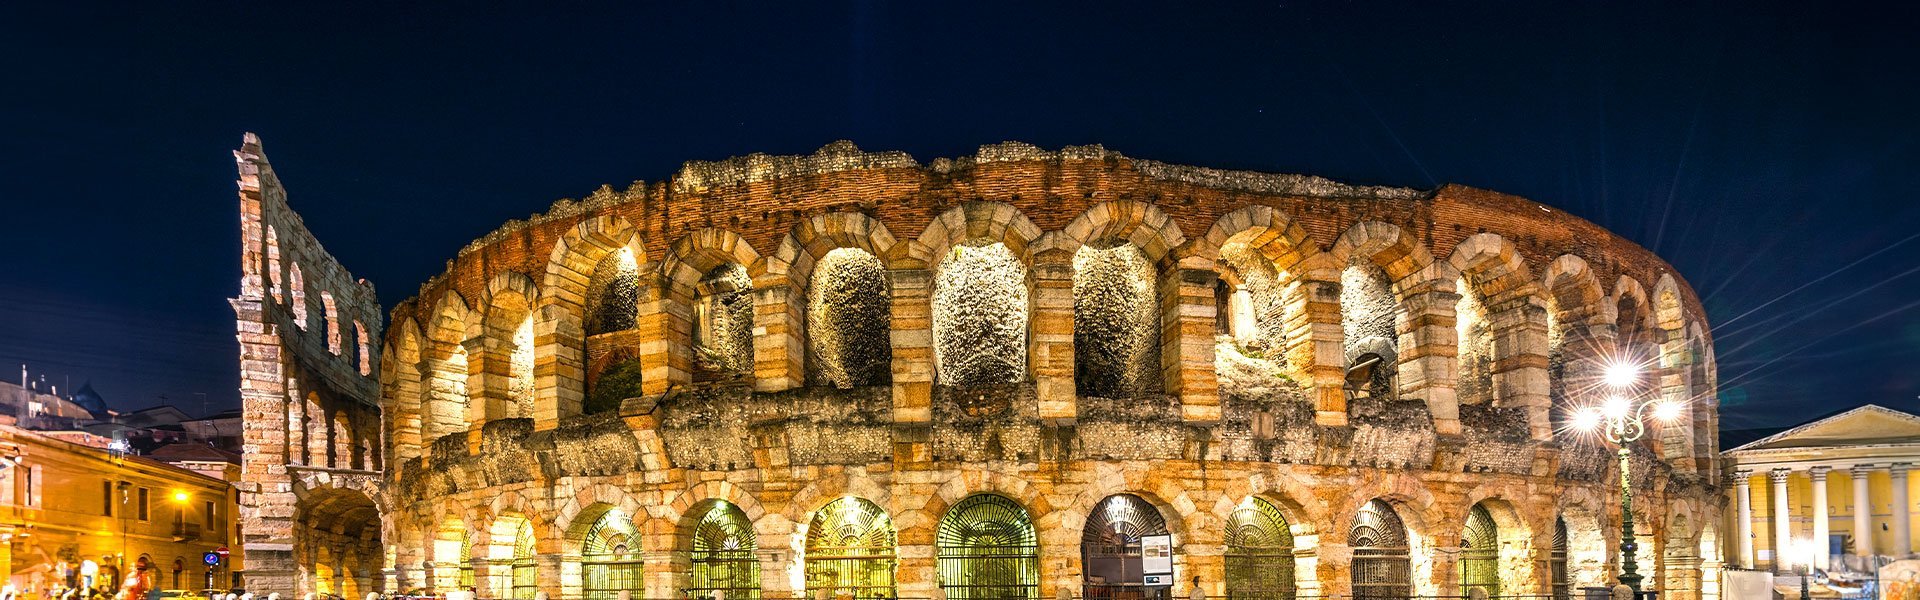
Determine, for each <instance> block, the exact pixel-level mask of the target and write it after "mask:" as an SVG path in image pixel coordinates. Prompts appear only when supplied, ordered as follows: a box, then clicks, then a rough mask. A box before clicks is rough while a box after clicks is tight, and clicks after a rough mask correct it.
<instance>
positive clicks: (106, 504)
mask: <svg viewBox="0 0 1920 600" xmlns="http://www.w3.org/2000/svg"><path fill="white" fill-rule="evenodd" d="M100 516H103V517H111V516H113V482H112V481H102V482H100Z"/></svg>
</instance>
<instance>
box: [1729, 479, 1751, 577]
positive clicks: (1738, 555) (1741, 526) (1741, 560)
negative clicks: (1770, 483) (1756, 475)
mask: <svg viewBox="0 0 1920 600" xmlns="http://www.w3.org/2000/svg"><path fill="white" fill-rule="evenodd" d="M1752 477H1753V471H1744V470H1742V471H1734V472H1733V491H1734V496H1735V499H1734V502H1735V504H1734V507H1735V510H1738V511H1739V514H1738V516H1736V517H1735V518H1734V521H1733V527H1734V533H1733V535H1734V538H1733V539H1734V564H1737V565H1740V568H1742V569H1752V568H1753V485H1752V481H1751V479H1752Z"/></svg>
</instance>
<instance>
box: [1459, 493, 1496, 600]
mask: <svg viewBox="0 0 1920 600" xmlns="http://www.w3.org/2000/svg"><path fill="white" fill-rule="evenodd" d="M1459 569H1460V593H1461V595H1465V594H1467V592H1468V591H1470V590H1473V589H1474V588H1479V589H1481V590H1483V591H1485V592H1486V593H1487V597H1489V598H1491V597H1495V596H1499V595H1500V526H1499V525H1497V524H1495V523H1494V522H1493V514H1492V513H1490V512H1487V507H1486V506H1485V505H1481V504H1475V505H1473V508H1472V509H1469V510H1468V511H1467V525H1466V527H1465V528H1464V529H1462V530H1461V531H1460V563H1459Z"/></svg>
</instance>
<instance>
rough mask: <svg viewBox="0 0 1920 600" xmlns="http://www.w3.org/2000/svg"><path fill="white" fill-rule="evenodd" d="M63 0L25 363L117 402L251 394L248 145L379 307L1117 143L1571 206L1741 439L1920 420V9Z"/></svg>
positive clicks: (51, 35) (51, 12)
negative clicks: (690, 225) (687, 217)
mask: <svg viewBox="0 0 1920 600" xmlns="http://www.w3.org/2000/svg"><path fill="white" fill-rule="evenodd" d="M51 4H66V3H7V4H6V5H4V6H0V66H3V67H4V68H0V77H4V78H5V79H4V81H5V84H4V85H0V164H4V165H5V167H4V170H3V171H0V173H4V175H0V206H4V208H5V210H4V212H0V247H3V248H4V250H0V364H3V365H6V367H5V368H7V369H11V368H13V367H12V366H11V365H13V364H17V363H19V362H22V361H25V362H28V363H30V364H31V365H32V366H33V367H34V369H35V370H36V371H44V372H46V373H48V374H49V377H50V379H54V380H62V379H63V378H64V377H65V376H66V375H69V374H70V375H71V376H72V378H73V381H74V383H76V384H77V383H79V382H81V381H84V380H92V381H93V382H94V383H95V384H96V386H97V387H98V388H99V390H100V392H101V393H102V394H103V395H105V396H106V397H107V398H108V400H109V401H111V402H113V403H115V404H116V405H117V406H119V407H122V408H134V407H141V406H146V405H150V404H152V403H154V402H156V398H157V397H158V396H160V395H162V394H164V395H166V396H168V397H170V398H172V399H173V400H174V401H175V402H176V403H178V404H181V405H183V407H185V408H187V409H188V410H189V411H196V412H197V410H198V408H199V407H198V406H197V405H198V402H199V401H198V399H197V397H196V396H195V395H194V394H195V393H196V392H201V393H205V394H207V395H208V398H210V401H211V402H212V403H213V405H214V407H215V408H219V407H221V406H231V405H233V404H234V403H235V402H236V398H237V392H236V391H235V389H234V388H235V382H236V375H235V354H236V349H235V344H234V342H233V326H232V320H231V319H232V316H231V312H230V310H229V309H228V307H227V304H226V302H225V298H228V297H230V296H232V295H233V294H234V292H235V290H236V287H237V285H238V284H237V280H238V272H239V269H238V265H237V262H238V243H237V235H238V234H237V216H236V206H235V205H236V201H235V196H234V187H233V179H234V172H233V162H232V159H231V155H230V154H229V151H230V150H231V149H233V148H234V147H236V146H237V145H238V144H239V142H240V135H241V133H242V132H244V131H256V132H259V133H260V134H261V135H262V136H263V137H264V138H265V140H266V148H267V151H268V154H269V156H271V157H272V159H273V161H274V164H275V166H276V167H277V169H278V171H279V172H280V174H281V176H282V178H283V180H284V181H285V182H286V184H287V185H288V187H289V188H290V190H291V193H292V201H293V204H294V207H295V209H297V210H299V211H300V212H301V213H302V214H303V215H304V216H305V218H306V222H307V223H308V225H309V226H310V227H311V229H312V230H313V232H314V233H315V234H316V235H318V236H319V237H320V239H321V240H322V241H323V242H324V243H325V244H326V245H327V248H328V249H329V250H331V251H332V252H333V253H334V254H335V255H336V256H338V257H339V258H340V259H341V260H342V261H344V262H345V263H346V265H347V266H348V268H349V269H352V270H353V271H354V272H355V273H356V274H359V275H361V276H363V277H366V278H368V279H370V280H372V281H373V282H374V283H375V284H376V285H377V286H378V287H379V289H380V291H381V299H382V300H383V301H384V302H386V303H387V304H388V305H391V304H393V303H394V302H395V301H398V300H400V299H403V298H405V297H406V296H409V295H411V294H412V293H413V292H414V291H415V290H416V289H417V286H418V285H419V283H420V282H422V281H425V280H426V279H427V278H428V277H430V276H432V275H433V274H435V273H437V272H439V271H440V270H441V269H442V267H443V264H444V261H445V260H446V259H447V258H450V257H451V256H452V255H453V254H454V252H456V251H457V250H458V249H459V248H460V247H461V246H462V245H464V244H465V243H466V242H467V241H469V240H471V239H473V238H475V237H477V236H479V235H482V234H485V233H486V232H488V231H490V230H492V229H493V228H494V227H495V226H497V225H499V224H500V223H501V222H503V221H505V220H507V219H510V218H519V217H525V216H526V215H528V214H530V213H534V212H539V211H544V210H545V209H546V207H547V205H548V204H549V203H551V202H552V201H553V200H554V199H556V198H559V197H563V196H575V197H577V196H581V195H584V194H586V193H588V192H590V191H591V190H593V189H594V188H595V187H597V186H598V185H600V184H602V183H612V184H615V185H624V184H625V183H626V182H629V181H631V180H634V179H646V180H654V181H657V180H660V179H663V178H665V177H666V176H667V175H669V174H671V173H672V172H673V171H674V170H675V169H676V168H677V167H678V165H679V163H680V162H681V161H684V160H689V159H718V158H724V157H727V156H732V155H738V154H745V153H750V152H770V153H804V152H810V151H812V150H813V149H815V148H817V147H819V146H821V145H823V144H825V143H827V142H830V141H833V140H836V139H842V138H845V139H851V140H854V141H855V142H857V143H858V144H860V145H861V146H862V147H864V148H868V149H901V150H906V151H908V152H910V153H912V154H913V155H914V156H916V157H918V158H920V159H921V160H923V161H925V160H929V159H932V158H934V157H939V156H956V155H965V154H969V153H971V152H972V151H973V149H974V148H975V147H976V146H978V145H979V144H982V143H990V142H997V141H1002V140H1022V141H1027V142H1031V143H1034V144H1038V145H1040V146H1043V147H1049V148H1053V147H1059V146H1063V145H1068V144H1086V143H1101V144H1105V145H1107V146H1108V147H1110V148H1113V149H1116V150H1119V151H1121V152H1124V153H1127V154H1129V155H1133V156H1139V157H1146V158H1153V159H1158V160H1164V161H1171V162H1180V163H1191V164H1198V165H1207V166H1217V167H1229V168H1243V169H1257V170H1264V171H1279V172H1302V173H1313V174H1318V175H1324V176H1328V177H1332V178H1335V179H1340V180H1345V181H1349V182H1354V183H1367V184H1388V185H1402V186H1412V187H1419V188H1431V187H1434V186H1436V185H1437V184H1441V183H1446V182H1455V183H1462V184H1467V185H1473V186H1479V187H1485V188H1491V189H1496V190H1500V191H1505V192H1509V193H1514V194H1520V195H1524V196H1527V197H1530V198H1533V199H1535V200H1538V201H1541V202H1544V203H1547V204H1550V205H1555V206H1558V207H1561V208H1564V209H1566V210H1568V211H1571V212H1573V213H1574V214H1578V215H1581V216H1584V217H1586V218H1588V219H1591V220H1594V221H1596V222H1598V223H1600V224H1601V225H1604V226H1606V227H1608V228H1610V229H1612V230H1613V231H1616V232H1618V233H1620V234H1622V235H1624V236H1626V237H1628V238H1631V239H1633V240H1636V241H1638V242H1640V243H1641V244H1643V245H1645V246H1647V247H1649V248H1652V249H1653V250H1654V251H1656V252H1658V253H1659V254H1661V255H1662V256H1664V257H1666V258H1667V259H1668V260H1669V261H1671V262H1672V263H1673V264H1674V265H1675V266H1676V267H1677V268H1678V269H1679V270H1680V272H1681V274H1682V275H1683V276H1685V277H1686V278H1687V279H1688V280H1689V281H1690V282H1692V284H1693V286H1694V288H1695V289H1696V290H1698V291H1699V292H1700V294H1701V295H1702V297H1703V298H1704V299H1705V302H1706V305H1707V307H1708V310H1709V312H1710V313H1711V315H1710V316H1711V321H1712V324H1713V326H1714V328H1715V330H1716V334H1717V338H1718V340H1717V348H1718V352H1719V358H1720V377H1721V381H1722V391H1721V392H1722V399H1723V402H1724V403H1725V408H1724V409H1723V413H1722V414H1723V421H1724V423H1723V427H1725V428H1728V429H1736V428H1741V427H1753V426H1765V425H1780V424H1786V423H1790V422H1794V421H1797V420H1800V419H1802V418H1805V417H1807V416H1811V415H1815V414H1821V413H1826V412H1829V411H1831V410H1833V409H1834V408H1838V407H1842V406H1852V405H1857V404H1862V403H1866V402H1876V403H1881V404H1885V405H1889V406H1893V407H1896V408H1902V409H1906V410H1920V367H1916V366H1915V365H1916V363H1920V309H1917V308H1916V305H1915V303H1916V301H1917V300H1920V276H1916V275H1920V273H1916V271H1915V270H1916V269H1920V239H1915V238H1913V237H1912V236H1915V235H1920V207H1917V203H1916V202H1915V201H1914V200H1913V199H1912V197H1911V194H1910V189H1909V187H1910V185H1911V182H1912V181H1914V178H1913V176H1912V173H1911V171H1912V170H1913V169H1914V167H1915V166H1916V165H1920V160H1916V159H1920V148H1916V146H1915V143H1916V142H1915V140H1916V135H1917V134H1920V117H1916V116H1915V113H1916V111H1920V94H1916V92H1920V82H1917V81H1916V80H1917V79H1920V78H1916V73H1920V47H1917V44H1920V43H1917V42H1916V41H1915V39H1916V38H1915V37H1914V36H1913V35H1912V32H1911V29H1910V27H1909V26H1910V25H1911V24H1912V23H1915V22H1920V20H1916V19H1915V17H1916V15H1915V14H1911V13H1908V14H1893V13H1889V12H1887V11H1886V10H1885V9H1882V8H1880V7H1876V6H1872V5H1868V4H1864V3H1862V4H1852V3H1824V2H1813V3H1808V2H1797V3H1770V2H1756V3H1729V4H1725V5H1691V6H1682V7H1672V6H1664V7H1663V6H1658V5H1631V4H1623V3H1613V2H1607V3H1600V2H1586V3H1540V2H1526V3H1505V2H1473V3H1459V4H1454V3H1441V2H1420V3H1409V4H1407V5H1384V4H1371V3H1351V2H1341V3H1326V4H1296V3H1258V4H1244V5H1218V6H1179V7H1178V8H1177V9H1175V8H1173V7H1170V6H1156V5H1134V4H1123V3H1075V4H1073V5H1066V6H1051V7H1049V6H1036V5H1031V4H1027V3H1017V4H1004V5H999V4H986V3H910V2H900V3H855V4H844V5H821V6H818V7H814V8H804V9H803V8H800V7H799V5H801V4H808V3H770V4H768V5H749V4H732V3H717V2H703V3H687V4H684V5H666V6H658V7H654V8H653V9H651V10H647V11H646V12H631V11H632V10H634V9H633V8H632V7H621V8H618V9H608V10H588V9H586V8H582V7H580V5H567V6H569V8H567V9H564V10H554V9H546V10H541V9H539V8H537V7H536V6H534V5H526V6H504V5H503V6H498V7H490V8H475V7H465V8H459V9H448V8H434V7H426V6H416V5H414V3H391V4H388V5H382V6H368V7H324V8H315V7H312V6H294V5H295V4H319V3H256V2H248V3H239V2H202V3H185V4H184V5H176V4H174V3H129V4H127V5H114V6H98V7H87V6H78V5H77V4H79V3H73V4H76V6H44V5H51ZM266 4H275V5H276V6H265V5H266ZM634 4H638V3H634ZM1189 4H1200V3H1189ZM1899 10H1903V11H1911V10H1912V9H1910V8H1901V9H1899ZM1863 259H1864V261H1863V262H1857V264H1856V261H1862V260H1863ZM1850 265H1851V266H1850ZM4 372H6V371H5V370H4V369H0V373H4Z"/></svg>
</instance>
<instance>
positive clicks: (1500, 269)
mask: <svg viewBox="0 0 1920 600" xmlns="http://www.w3.org/2000/svg"><path fill="white" fill-rule="evenodd" d="M1445 265H1446V266H1447V269H1445V271H1446V272H1447V273H1446V274H1444V275H1442V277H1446V276H1447V275H1451V276H1453V277H1454V279H1455V284H1454V293H1456V294H1458V295H1459V297H1460V299H1459V301H1458V302H1456V303H1455V309H1454V325H1455V331H1456V334H1455V335H1456V337H1455V339H1456V340H1457V342H1456V346H1455V350H1454V352H1455V357H1456V358H1457V359H1458V360H1457V361H1456V362H1457V364H1458V367H1457V370H1456V371H1455V379H1454V382H1455V383H1454V386H1455V387H1454V390H1455V397H1456V398H1457V399H1458V401H1459V402H1460V403H1461V404H1463V405H1471V404H1482V403H1486V404H1490V405H1492V406H1494V407H1496V408H1518V409H1522V410H1525V411H1526V415H1527V426H1528V432H1529V435H1531V436H1533V439H1537V440H1544V439H1547V438H1548V437H1550V436H1551V435H1552V432H1553V428H1552V423H1551V422H1550V419H1549V418H1548V412H1549V411H1548V408H1549V405H1550V404H1551V403H1550V400H1549V396H1548V393H1547V389H1546V388H1547V387H1548V386H1546V385H1541V384H1544V383H1546V382H1547V366H1548V360H1547V313H1546V310H1545V304H1546V302H1545V301H1544V300H1542V299H1541V298H1540V294H1539V289H1540V288H1539V285H1538V284H1537V283H1535V281H1534V278H1533V276H1532V274H1531V272H1530V271H1529V269H1528V268H1527V264H1526V260H1525V259H1522V258H1521V257H1520V251H1519V249H1518V248H1516V247H1515V246H1514V244H1513V242H1511V241H1508V240H1507V239H1506V238H1504V237H1501V236H1500V235H1498V234H1493V233H1481V234H1476V235H1474V236H1472V237H1469V238H1467V239H1466V240H1465V241H1463V242H1461V243H1460V244H1458V245H1456V246H1454V247H1453V254H1452V255H1451V256H1449V257H1448V258H1447V262H1446V263H1445ZM1443 283H1444V282H1443Z"/></svg>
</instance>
